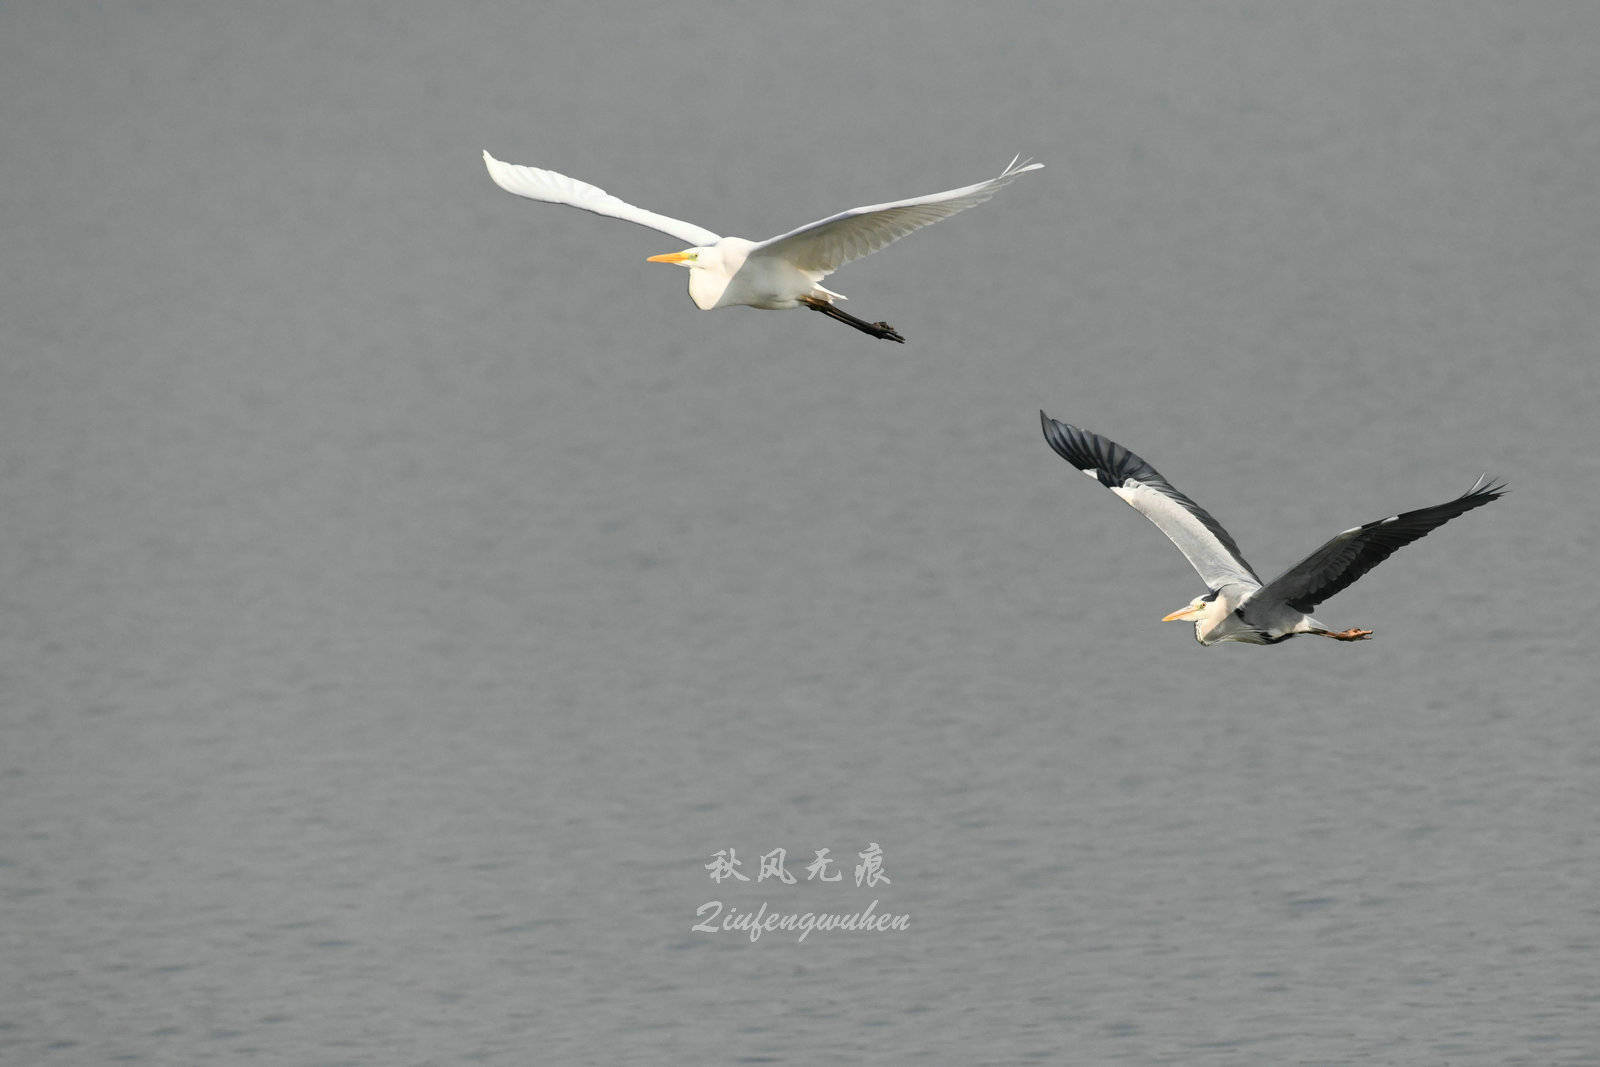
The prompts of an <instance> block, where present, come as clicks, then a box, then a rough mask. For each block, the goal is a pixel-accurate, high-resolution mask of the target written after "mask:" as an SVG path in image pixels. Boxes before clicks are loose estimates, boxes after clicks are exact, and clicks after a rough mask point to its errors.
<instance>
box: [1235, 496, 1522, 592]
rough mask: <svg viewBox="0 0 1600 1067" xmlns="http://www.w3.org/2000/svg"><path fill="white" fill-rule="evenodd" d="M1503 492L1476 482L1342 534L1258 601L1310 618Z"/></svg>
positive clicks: (1278, 580) (1273, 584)
mask: <svg viewBox="0 0 1600 1067" xmlns="http://www.w3.org/2000/svg"><path fill="white" fill-rule="evenodd" d="M1505 492H1506V487H1505V483H1504V482H1491V481H1489V480H1488V479H1487V478H1479V479H1478V481H1477V483H1476V484H1474V485H1473V487H1472V488H1471V489H1468V490H1467V491H1466V492H1465V493H1462V494H1461V495H1460V496H1458V497H1456V498H1455V499H1454V500H1451V501H1447V502H1446V503H1443V504H1435V505H1434V506H1433V507H1431V508H1419V509H1417V510H1416V511H1407V512H1403V513H1401V514H1399V515H1391V516H1389V517H1388V518H1387V519H1379V520H1378V521H1377V522H1369V523H1367V524H1366V525H1365V526H1357V527H1355V528H1354V529H1350V530H1346V531H1344V533H1341V534H1339V535H1338V536H1336V537H1334V539H1333V540H1331V541H1329V542H1328V543H1327V544H1325V545H1323V546H1322V547H1321V548H1319V549H1317V550H1316V551H1315V552H1313V553H1311V555H1309V556H1307V557H1306V558H1305V559H1303V560H1301V561H1300V562H1299V563H1297V564H1295V565H1294V566H1293V567H1291V568H1289V569H1288V570H1287V571H1285V572H1284V573H1283V574H1282V575H1281V576H1280V577H1277V578H1274V579H1273V580H1272V581H1271V582H1270V583H1268V585H1267V586H1266V588H1264V589H1262V590H1261V592H1259V593H1257V594H1256V598H1257V599H1258V600H1263V601H1265V600H1267V599H1269V598H1275V599H1277V600H1281V601H1282V602H1284V603H1286V604H1288V605H1289V606H1290V607H1292V608H1294V609H1295V610H1296V611H1302V612H1305V613H1306V614H1310V613H1311V611H1312V609H1313V608H1315V607H1316V606H1317V605H1318V604H1320V603H1322V602H1323V601H1324V600H1327V599H1328V598H1329V597H1331V596H1333V595H1334V594H1335V593H1337V592H1339V591H1340V590H1341V589H1343V588H1344V587H1345V586H1347V585H1349V584H1350V583H1351V582H1353V581H1355V580H1356V579H1357V578H1359V577H1361V576H1362V575H1363V574H1365V573H1367V572H1368V571H1370V570H1371V569H1372V568H1374V567H1376V566H1377V565H1378V564H1380V563H1382V562H1383V561H1384V560H1386V559H1388V558H1389V556H1390V555H1391V554H1393V552H1394V551H1395V550H1396V549H1398V548H1401V547H1403V546H1405V545H1409V544H1410V543H1411V542H1413V541H1415V540H1416V539H1417V538H1419V537H1426V536H1427V535H1428V534H1429V533H1431V532H1432V531H1434V530H1437V529H1438V528H1439V527H1441V526H1443V525H1444V524H1445V523H1447V522H1449V521H1450V520H1451V519H1453V518H1455V517H1456V516H1457V515H1462V514H1465V513H1466V512H1468V511H1471V510H1472V509H1473V508H1476V507H1482V506H1483V505H1484V504H1487V503H1488V502H1489V501H1491V500H1497V499H1499V498H1500V497H1501V496H1503V495H1505Z"/></svg>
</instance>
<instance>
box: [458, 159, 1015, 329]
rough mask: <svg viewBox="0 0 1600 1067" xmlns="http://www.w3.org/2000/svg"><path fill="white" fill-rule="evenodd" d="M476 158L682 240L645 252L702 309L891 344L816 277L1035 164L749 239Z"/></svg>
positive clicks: (555, 177)
mask: <svg viewBox="0 0 1600 1067" xmlns="http://www.w3.org/2000/svg"><path fill="white" fill-rule="evenodd" d="M483 163H484V166H485V167H487V168H488V170H489V177H490V178H492V179H493V180H494V183H495V184H496V185H498V186H500V188H502V189H504V190H505V191H506V192H508V193H515V194H516V195H517V196H525V197H528V198H529V199H531V200H542V201H544V202H546V203H550V204H566V205H568V206H570V207H576V208H582V209H583V210H585V211H592V212H594V213H596V214H599V215H609V216H611V217H612V218H618V219H624V220H626V221H628V222H634V223H638V224H639V225H641V226H648V227H650V228H652V229H656V230H660V231H662V232H663V233H668V234H671V235H672V236H674V237H677V238H678V239H680V240H683V241H688V242H690V244H691V245H692V246H693V247H690V248H687V249H685V250H684V251H682V252H671V253H667V254H665V255H660V256H651V257H650V262H652V263H678V264H681V265H682V266H685V267H688V268H689V297H690V299H692V300H693V301H694V302H695V306H696V307H698V308H700V309H701V310H702V311H710V310H711V309H713V308H722V307H733V306H736V305H738V306H744V307H754V308H763V309H766V310H782V309H785V308H794V307H802V306H804V307H809V308H812V309H813V310H816V311H821V312H824V313H825V314H827V315H829V316H831V317H832V318H836V319H839V320H840V321H841V322H845V323H848V324H849V325H851V326H854V327H855V328H856V329H858V330H861V331H863V332H865V333H870V334H872V335H873V336H875V337H882V338H884V339H886V340H891V341H904V340H905V339H904V338H903V337H901V336H900V335H899V334H898V333H896V332H895V331H894V329H893V328H892V327H890V326H889V325H888V324H887V323H882V322H872V323H869V322H866V321H864V320H862V319H858V318H856V317H855V316H854V315H849V314H846V313H845V312H844V311H842V310H840V309H839V308H837V307H835V306H834V301H836V300H843V299H845V298H844V296H843V294H841V293H836V292H833V291H832V290H830V289H825V288H823V286H822V284H821V282H822V279H823V278H826V277H827V276H828V275H829V274H832V273H833V272H834V271H835V270H838V269H839V268H840V267H841V266H843V265H844V264H846V263H848V262H850V261H851V260H853V259H859V258H861V257H862V256H865V255H868V254H870V253H872V252H876V251H878V249H880V248H883V247H884V246H885V245H888V244H890V243H892V242H894V241H898V240H899V239H900V238H902V237H904V236H905V235H906V234H908V233H911V232H913V231H915V230H919V229H921V228H922V227H924V226H928V225H931V224H932V223H935V222H938V221H939V220H941V219H947V218H949V217H950V216H951V215H954V214H956V213H957V212H959V211H965V210H966V209H967V208H969V207H972V206H974V205H976V204H981V203H983V201H985V200H987V199H989V198H990V197H991V196H993V195H994V194H995V192H996V191H997V190H999V189H1000V188H1001V187H1002V186H1005V185H1007V184H1008V183H1010V181H1011V180H1012V179H1013V178H1015V177H1016V176H1017V175H1018V174H1024V173H1026V172H1028V171H1030V170H1038V169H1039V168H1040V167H1042V166H1043V165H1044V164H1042V163H1028V162H1020V163H1019V161H1018V160H1016V159H1013V160H1012V161H1011V163H1010V164H1008V165H1007V166H1006V168H1005V170H1003V171H1002V172H1001V173H1000V175H999V177H996V178H991V179H989V180H988V181H984V182H979V183H977V184H976V185H967V186H963V187H962V188H960V189H949V190H946V191H945V192H942V193H931V194H929V195H927V196H918V197H912V198H911V199H909V200H896V201H894V202H892V203H888V204H870V205H868V206H866V207H858V208H852V209H851V210H849V211H842V212H840V213H839V214H837V215H832V216H830V217H828V218H825V219H819V220H818V221H816V222H813V223H809V224H808V225H805V226H801V227H800V228H799V229H796V230H790V231H789V232H788V233H784V234H779V235H778V236H777V237H773V238H770V239H768V240H765V241H750V240H747V239H745V238H743V237H721V236H718V235H717V234H715V233H712V232H711V231H710V230H707V229H704V228H702V227H700V226H696V225H695V224H694V223H692V222H684V221H682V220H681V219H674V218H670V217H668V216H666V215H658V214H656V213H655V212H653V211H646V210H644V209H643V208H640V207H635V206H634V205H633V204H630V203H628V202H626V201H624V200H619V199H617V198H616V197H614V196H612V195H610V194H609V193H607V192H606V191H605V190H604V189H600V188H597V187H595V186H593V185H590V184H588V183H587V182H581V181H578V180H577V179H576V178H569V177H567V176H566V175H565V174H558V173H556V172H555V171H553V170H541V169H540V168H538V167H526V166H519V165H517V164H514V163H503V162H501V161H500V160H498V159H496V158H494V157H493V156H491V155H490V154H489V153H488V152H484V154H483Z"/></svg>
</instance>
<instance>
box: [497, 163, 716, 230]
mask: <svg viewBox="0 0 1600 1067" xmlns="http://www.w3.org/2000/svg"><path fill="white" fill-rule="evenodd" d="M483 165H484V166H485V167H488V168H489V177H491V178H493V179H494V183H495V184H496V185H498V186H499V187H500V188H502V189H504V190H505V191H506V192H508V193H515V194H516V195H518V196H525V197H527V198H528V199H529V200H543V201H544V202H545V203H547V204H566V205H567V206H568V207H579V208H582V209H583V210H585V211H592V212H594V213H595V214H596V215H610V216H611V217H612V218H614V219H622V220H624V221H626V222H637V223H638V224H639V225H640V226H648V227H650V228H651V229H652V230H660V231H661V232H662V233H670V234H671V235H672V236H674V237H676V238H678V239H679V240H680V241H687V242H688V243H689V244H691V245H693V246H695V247H697V248H700V247H704V246H706V245H714V244H716V243H717V242H718V241H720V240H721V239H722V238H720V237H719V236H717V235H716V234H714V233H712V232H711V231H710V230H707V229H705V228H703V227H700V226H696V225H695V224H694V223H692V222H684V221H683V220H682V219H673V218H668V217H667V216H665V215H657V214H656V213H655V212H654V211H646V210H645V209H644V208H642V207H634V206H633V205H632V204H630V203H628V202H627V201H626V200H618V199H617V198H616V197H614V196H612V195H611V194H610V193H608V192H606V191H605V190H604V189H601V188H599V187H597V186H593V185H590V184H589V183H588V182H580V181H579V180H578V179H576V178H569V177H567V176H566V175H565V174H557V173H556V172H555V171H553V170H540V169H539V168H538V167H524V166H520V165H518V164H516V163H502V162H501V161H500V160H498V159H496V158H494V157H493V156H491V155H490V154H489V153H488V152H485V153H484V154H483Z"/></svg>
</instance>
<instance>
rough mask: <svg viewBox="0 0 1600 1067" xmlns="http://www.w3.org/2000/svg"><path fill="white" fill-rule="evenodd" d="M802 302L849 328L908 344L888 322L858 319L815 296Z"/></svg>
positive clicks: (803, 297)
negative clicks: (852, 327)
mask: <svg viewBox="0 0 1600 1067" xmlns="http://www.w3.org/2000/svg"><path fill="white" fill-rule="evenodd" d="M800 302H801V303H802V304H804V305H805V306H806V307H808V308H810V309H811V310H812V311H820V312H822V313H823V314H824V315H826V316H828V317H829V318H831V319H838V320H839V321H840V322H842V323H845V324H846V325H848V326H854V327H855V328H856V329H858V330H860V331H861V332H862V333H870V334H871V335H872V336H874V337H881V338H883V339H884V340H885V341H898V342H900V343H901V344H905V343H906V339H905V338H904V337H901V336H900V335H899V334H898V333H897V332H895V328H894V327H893V326H890V325H889V324H888V323H887V322H868V321H867V320H866V319H858V318H856V317H855V316H854V315H852V314H850V313H849V312H848V311H844V310H841V309H840V308H837V307H834V306H833V305H832V304H830V303H829V302H828V301H826V300H819V299H818V298H817V297H814V296H802V297H801V298H800Z"/></svg>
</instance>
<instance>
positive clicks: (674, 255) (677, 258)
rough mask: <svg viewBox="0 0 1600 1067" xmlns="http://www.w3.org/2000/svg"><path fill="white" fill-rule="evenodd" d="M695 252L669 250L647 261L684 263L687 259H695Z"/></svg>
mask: <svg viewBox="0 0 1600 1067" xmlns="http://www.w3.org/2000/svg"><path fill="white" fill-rule="evenodd" d="M693 258H694V253H693V252H668V253H666V254H664V255H660V256H651V257H650V258H649V259H647V260H645V262H646V263H682V262H683V261H684V260H686V259H693Z"/></svg>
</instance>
